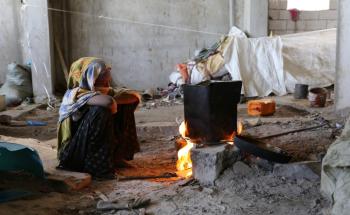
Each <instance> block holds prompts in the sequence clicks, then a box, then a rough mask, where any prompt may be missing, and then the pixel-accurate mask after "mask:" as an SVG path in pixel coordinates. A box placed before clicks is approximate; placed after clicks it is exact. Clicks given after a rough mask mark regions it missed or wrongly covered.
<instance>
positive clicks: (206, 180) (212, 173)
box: [191, 144, 240, 186]
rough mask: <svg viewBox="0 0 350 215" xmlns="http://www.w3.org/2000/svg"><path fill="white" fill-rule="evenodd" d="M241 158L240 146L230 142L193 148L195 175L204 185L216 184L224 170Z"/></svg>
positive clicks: (192, 157) (192, 156) (193, 169)
mask: <svg viewBox="0 0 350 215" xmlns="http://www.w3.org/2000/svg"><path fill="white" fill-rule="evenodd" d="M239 158H240V151H239V149H238V148H236V147H235V146H232V145H228V144H221V145H217V146H210V147H205V148H194V149H192V150H191V159H192V164H193V167H192V171H193V177H194V178H195V179H197V180H198V181H199V182H200V184H202V185H205V186H206V185H214V182H215V180H216V179H217V178H218V177H219V175H220V174H221V173H222V171H223V170H225V169H226V168H227V167H228V166H231V165H232V164H233V163H235V162H236V161H237V160H238V159H239Z"/></svg>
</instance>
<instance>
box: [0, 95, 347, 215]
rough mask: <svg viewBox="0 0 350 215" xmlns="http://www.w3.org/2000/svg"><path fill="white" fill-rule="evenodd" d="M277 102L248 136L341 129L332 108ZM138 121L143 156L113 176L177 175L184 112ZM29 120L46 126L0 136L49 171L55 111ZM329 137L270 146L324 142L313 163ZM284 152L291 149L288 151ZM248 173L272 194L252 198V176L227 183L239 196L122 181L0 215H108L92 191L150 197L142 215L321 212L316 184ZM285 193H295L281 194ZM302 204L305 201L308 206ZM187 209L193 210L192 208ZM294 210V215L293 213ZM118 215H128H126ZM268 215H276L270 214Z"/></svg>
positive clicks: (155, 111)
mask: <svg viewBox="0 0 350 215" xmlns="http://www.w3.org/2000/svg"><path fill="white" fill-rule="evenodd" d="M274 99H275V100H276V101H277V104H278V108H277V112H276V114H275V115H274V116H271V117H263V118H261V121H262V125H261V126H257V127H254V126H253V127H249V128H247V129H246V132H248V133H249V134H252V135H265V134H266V133H269V132H270V133H271V132H273V133H274V132H280V131H281V130H282V131H283V130H288V129H291V128H296V127H300V126H306V125H309V123H310V122H311V123H313V122H317V120H316V118H317V114H318V115H322V116H324V117H326V118H328V119H332V120H333V121H332V122H339V123H342V121H341V118H339V117H337V116H336V115H334V114H332V113H333V111H332V110H333V106H332V105H330V106H328V107H326V108H322V109H311V108H309V107H308V102H307V101H303V100H301V101H300V100H298V101H296V100H294V99H292V98H291V97H290V96H287V97H274ZM290 107H293V108H290ZM315 114H316V115H315ZM238 115H239V118H242V119H244V120H247V119H255V118H254V117H249V116H247V113H246V105H245V104H240V105H239V112H238ZM135 116H136V122H137V127H138V132H139V137H140V142H141V153H139V154H137V155H136V157H135V160H134V161H133V162H131V164H132V165H133V168H131V169H120V170H119V171H118V173H119V174H120V175H124V176H133V175H142V174H146V175H154V174H162V173H166V172H174V171H175V162H176V150H175V143H174V139H173V137H174V136H175V135H177V134H178V121H181V120H182V119H183V105H174V106H169V107H157V108H152V109H145V108H140V109H139V110H138V111H136V113H135ZM315 116H316V118H315ZM26 119H40V120H42V121H47V122H48V123H49V125H48V126H45V127H24V128H13V127H6V126H0V133H1V134H2V136H0V139H1V140H3V141H9V142H14V143H21V144H24V145H27V146H29V147H33V148H35V149H36V150H37V151H38V152H39V154H40V156H41V158H42V160H43V161H44V165H45V168H46V169H50V168H54V167H55V165H56V162H57V161H56V131H55V128H56V120H57V111H47V110H46V109H45V108H39V109H38V108H37V109H35V110H33V111H31V112H29V113H27V114H24V115H22V116H20V117H19V120H26ZM315 120H316V121H315ZM331 133H332V131H331V130H329V129H325V130H322V129H318V130H313V131H308V132H304V134H302V135H301V134H296V135H287V136H285V137H281V138H280V139H278V138H277V139H274V140H272V142H271V143H284V142H285V143H288V145H283V144H279V146H280V147H285V148H286V149H288V150H290V151H291V152H292V153H295V151H294V150H297V151H303V150H304V149H305V146H307V145H310V146H311V147H312V148H311V149H317V147H315V145H313V144H318V143H320V142H321V141H319V140H320V139H322V140H323V142H322V147H319V148H318V149H317V150H314V152H317V153H316V154H315V155H314V156H313V157H311V158H310V159H317V155H318V154H319V152H323V151H325V150H326V149H327V146H328V145H329V144H330V143H332V141H333V139H332V138H331V137H330V136H329V135H330V134H331ZM322 135H323V136H322ZM317 138H319V139H317ZM293 141H294V142H293ZM297 144H301V145H297ZM287 146H296V147H294V148H288V147H287ZM311 152H313V151H308V153H311ZM296 154H297V153H296ZM311 154H312V153H311ZM305 157H306V155H304V154H302V155H300V158H305ZM307 158H308V157H307ZM228 171H229V172H227V173H225V174H224V175H223V178H221V179H220V181H221V182H223V181H227V180H229V181H231V178H230V177H232V175H231V173H230V171H231V170H228ZM252 171H253V170H252ZM253 172H254V174H252V175H255V177H257V176H258V175H259V177H265V179H266V181H267V182H268V181H271V183H272V182H273V183H274V185H273V187H275V189H273V190H271V189H270V185H269V183H267V184H265V185H264V187H261V188H260V189H261V190H260V191H258V194H254V192H255V191H254V190H252V189H253V188H252V187H251V186H253V185H254V184H255V183H262V182H261V181H260V182H258V181H256V179H254V177H249V179H248V178H245V177H244V176H240V177H238V178H235V179H233V178H232V180H235V181H236V182H235V183H237V184H242V185H243V184H246V185H245V186H248V187H250V188H248V189H243V187H237V186H233V184H231V185H232V186H231V185H230V186H229V187H230V188H229V189H228V190H226V191H225V189H223V186H222V185H223V184H224V182H223V183H221V185H219V186H218V187H212V188H210V189H209V190H207V188H203V187H201V186H200V185H198V184H194V185H188V186H185V187H181V186H180V185H181V184H183V183H185V182H186V180H183V179H182V178H172V179H165V180H142V181H140V180H138V181H125V182H116V181H104V182H98V181H94V182H93V184H92V185H91V187H90V188H87V189H84V190H82V191H80V192H68V193H57V192H49V193H45V192H44V193H40V194H39V195H38V196H36V197H35V198H34V199H33V198H32V199H29V200H24V201H23V200H22V201H15V202H10V203H7V204H2V205H0V212H1V213H0V214H16V213H17V214H21V212H23V211H28V213H27V214H77V213H79V214H109V213H100V212H97V211H96V202H97V201H98V200H99V195H98V194H97V193H98V192H97V193H96V191H99V192H102V193H104V194H106V195H107V196H108V198H110V199H114V200H122V199H128V198H135V196H149V197H150V198H152V202H154V205H152V206H151V207H150V208H148V209H147V212H150V213H154V214H186V211H187V212H189V211H191V214H213V213H220V214H232V213H234V214H239V215H241V214H242V215H243V214H252V213H254V214H256V213H257V212H258V211H273V210H275V209H276V208H280V210H278V211H279V212H283V214H296V213H294V212H298V214H319V211H320V210H322V206H321V205H318V206H316V209H317V210H316V209H312V207H313V206H312V204H313V201H316V200H317V199H322V197H321V195H320V193H319V191H318V189H319V182H310V183H309V182H308V183H306V184H300V183H299V182H298V183H295V182H293V181H288V182H285V181H283V180H280V179H278V178H275V177H274V176H270V175H269V174H268V173H262V172H260V170H258V171H257V172H256V171H255V170H254V171H253ZM242 180H243V181H242ZM247 180H248V181H247ZM225 183H226V182H225ZM262 184H263V183H262ZM286 186H287V187H290V188H292V189H287V190H286ZM242 189H243V190H242ZM254 189H255V188H254ZM293 189H294V191H295V190H300V192H298V193H295V192H294V191H293ZM303 190H304V191H305V192H306V193H305V192H304V191H303ZM227 191H230V193H231V194H232V195H233V196H232V195H231V194H230V195H228V193H227ZM243 191H244V192H243ZM253 191H254V192H253ZM237 192H238V193H239V192H241V193H242V194H240V195H241V198H238V199H237V198H236V197H237V195H238V193H237ZM271 192H272V193H273V192H275V194H273V195H272V193H271ZM235 193H236V194H235ZM266 193H270V194H269V195H272V196H270V197H267V196H266V195H267V194H266ZM276 193H277V194H276ZM276 195H277V196H282V195H285V196H287V197H288V198H292V199H294V198H296V196H299V198H300V199H304V200H303V201H298V202H295V201H294V200H288V198H287V197H286V198H282V199H281V198H280V197H276ZM210 196H211V197H210ZM225 196H226V197H225ZM235 196H236V197H235ZM254 196H255V197H254ZM199 197H200V198H199ZM198 198H199V199H198ZM208 198H211V199H213V200H211V202H212V203H213V204H214V205H211V203H210V204H209V203H208V202H206V199H208ZM222 198H228V199H231V200H232V201H231V200H230V201H229V202H227V201H224V200H220V199H222ZM257 198H258V199H261V198H265V200H264V201H263V202H266V203H263V202H261V203H259V204H257V206H256V207H252V206H251V205H250V204H253V205H254V204H255V202H256V201H258V199H257ZM169 199H173V200H171V201H174V202H175V203H174V204H175V205H177V206H174V204H173V203H169V201H170V200H169ZM201 199H202V200H203V201H202V200H201ZM219 200H220V201H219ZM171 201H170V202H171ZM193 201H194V202H193ZM242 201H243V202H242ZM322 201H323V200H322ZM190 202H192V203H190ZM244 202H245V203H244ZM269 202H273V203H269ZM305 202H307V204H306V203H305ZM246 203H247V204H246ZM191 204H193V205H192V206H191ZM196 205H197V206H196ZM281 205H283V207H280V206H281ZM224 208H225V209H224ZM239 208H242V209H239ZM295 208H298V209H297V210H296V209H295ZM164 210H165V211H164ZM170 211H171V213H170ZM192 212H193V213H192ZM276 212H277V211H276ZM130 213H133V212H130ZM269 213H270V212H269ZM116 214H129V212H125V213H116ZM271 214H279V213H274V212H272V213H271Z"/></svg>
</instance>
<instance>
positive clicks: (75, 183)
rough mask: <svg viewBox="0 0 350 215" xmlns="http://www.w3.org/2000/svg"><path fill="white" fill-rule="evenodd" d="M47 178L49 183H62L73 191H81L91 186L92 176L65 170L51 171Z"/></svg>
mask: <svg viewBox="0 0 350 215" xmlns="http://www.w3.org/2000/svg"><path fill="white" fill-rule="evenodd" d="M49 174H50V175H49V176H48V177H47V178H48V180H49V181H55V182H61V183H63V184H65V185H66V186H67V187H69V189H71V190H81V189H83V188H85V187H88V186H89V185H90V184H91V175H89V174H87V173H80V172H70V171H64V170H57V169H55V170H52V171H49Z"/></svg>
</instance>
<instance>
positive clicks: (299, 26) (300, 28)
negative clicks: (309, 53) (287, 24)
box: [296, 20, 307, 31]
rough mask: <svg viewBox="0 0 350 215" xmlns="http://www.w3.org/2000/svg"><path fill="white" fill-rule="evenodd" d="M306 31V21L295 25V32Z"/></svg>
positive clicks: (300, 21)
mask: <svg viewBox="0 0 350 215" xmlns="http://www.w3.org/2000/svg"><path fill="white" fill-rule="evenodd" d="M306 29H307V27H306V21H302V20H299V21H297V24H296V30H297V31H305V30H306Z"/></svg>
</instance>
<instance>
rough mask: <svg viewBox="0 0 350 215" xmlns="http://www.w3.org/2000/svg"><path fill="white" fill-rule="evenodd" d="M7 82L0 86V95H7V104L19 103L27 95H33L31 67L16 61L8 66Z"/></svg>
mask: <svg viewBox="0 0 350 215" xmlns="http://www.w3.org/2000/svg"><path fill="white" fill-rule="evenodd" d="M7 69H8V71H7V74H6V81H5V84H4V85H3V86H2V87H1V88H0V95H5V96H6V105H7V106H14V105H19V104H20V103H21V102H22V101H24V100H25V99H26V98H27V97H33V87H32V79H31V69H30V68H29V67H28V66H23V65H20V64H16V63H11V64H9V65H8V67H7Z"/></svg>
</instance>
